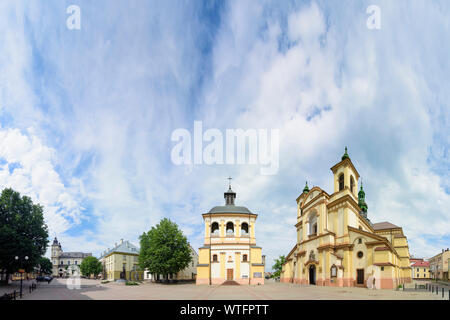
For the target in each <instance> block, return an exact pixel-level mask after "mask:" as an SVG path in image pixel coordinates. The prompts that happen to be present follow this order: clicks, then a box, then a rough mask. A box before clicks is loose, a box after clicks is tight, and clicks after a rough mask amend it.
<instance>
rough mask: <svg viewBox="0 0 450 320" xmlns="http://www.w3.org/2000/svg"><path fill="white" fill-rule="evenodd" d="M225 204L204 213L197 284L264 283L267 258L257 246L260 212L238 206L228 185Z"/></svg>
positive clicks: (234, 195) (234, 194)
mask: <svg viewBox="0 0 450 320" xmlns="http://www.w3.org/2000/svg"><path fill="white" fill-rule="evenodd" d="M224 197H225V205H224V206H216V207H214V208H212V209H211V210H210V211H209V212H208V213H205V214H203V220H204V222H205V240H204V246H203V247H201V248H199V261H198V265H197V279H196V284H213V285H214V284H222V283H225V282H227V281H228V282H229V283H233V282H234V283H238V284H243V285H245V284H250V285H255V284H258V285H259V284H264V264H265V261H264V260H265V259H264V258H265V257H264V256H263V255H262V248H261V247H258V246H256V238H255V223H256V218H257V217H258V215H257V214H255V213H253V212H251V211H250V210H249V209H248V208H246V207H242V206H236V205H235V204H234V200H235V198H236V193H235V192H234V191H233V190H232V189H231V185H229V188H228V191H227V192H225V193H224Z"/></svg>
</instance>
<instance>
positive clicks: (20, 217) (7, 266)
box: [0, 188, 48, 281]
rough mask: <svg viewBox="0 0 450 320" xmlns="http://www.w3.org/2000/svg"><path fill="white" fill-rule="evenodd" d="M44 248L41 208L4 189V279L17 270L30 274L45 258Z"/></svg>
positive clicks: (0, 200) (0, 202) (0, 259)
mask: <svg viewBox="0 0 450 320" xmlns="http://www.w3.org/2000/svg"><path fill="white" fill-rule="evenodd" d="M47 244H48V228H47V225H46V224H45V222H44V214H43V208H42V206H41V205H39V204H33V201H32V200H31V198H29V197H27V196H21V195H20V193H19V192H17V191H14V190H13V189H11V188H7V189H4V190H3V191H2V193H1V195H0V271H1V272H3V273H5V274H6V275H8V274H11V273H14V272H16V271H18V269H25V270H26V271H27V272H30V271H32V270H33V268H34V267H36V266H37V265H38V264H39V261H40V258H41V257H42V256H43V255H44V254H45V252H46V250H47ZM16 256H17V257H18V258H19V259H17V260H16V259H15V257H16ZM25 256H27V257H28V260H25ZM6 281H8V276H7V277H6Z"/></svg>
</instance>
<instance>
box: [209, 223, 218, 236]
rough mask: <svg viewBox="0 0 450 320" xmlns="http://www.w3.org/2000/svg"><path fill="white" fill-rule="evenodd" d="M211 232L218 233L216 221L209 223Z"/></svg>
mask: <svg viewBox="0 0 450 320" xmlns="http://www.w3.org/2000/svg"><path fill="white" fill-rule="evenodd" d="M211 234H213V235H218V234H219V224H218V223H217V222H213V224H212V225H211Z"/></svg>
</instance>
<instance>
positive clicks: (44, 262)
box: [39, 257, 53, 274]
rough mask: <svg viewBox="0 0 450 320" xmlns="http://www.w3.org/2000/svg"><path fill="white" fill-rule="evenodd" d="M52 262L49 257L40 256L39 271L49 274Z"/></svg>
mask: <svg viewBox="0 0 450 320" xmlns="http://www.w3.org/2000/svg"><path fill="white" fill-rule="evenodd" d="M52 267H53V266H52V262H51V261H50V259H49V258H46V257H41V259H40V260H39V273H41V274H51V273H52Z"/></svg>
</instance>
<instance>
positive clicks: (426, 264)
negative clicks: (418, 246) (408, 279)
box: [411, 261, 430, 267]
mask: <svg viewBox="0 0 450 320" xmlns="http://www.w3.org/2000/svg"><path fill="white" fill-rule="evenodd" d="M411 267H430V262H428V261H416V262H415V263H414V264H413V265H411Z"/></svg>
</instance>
